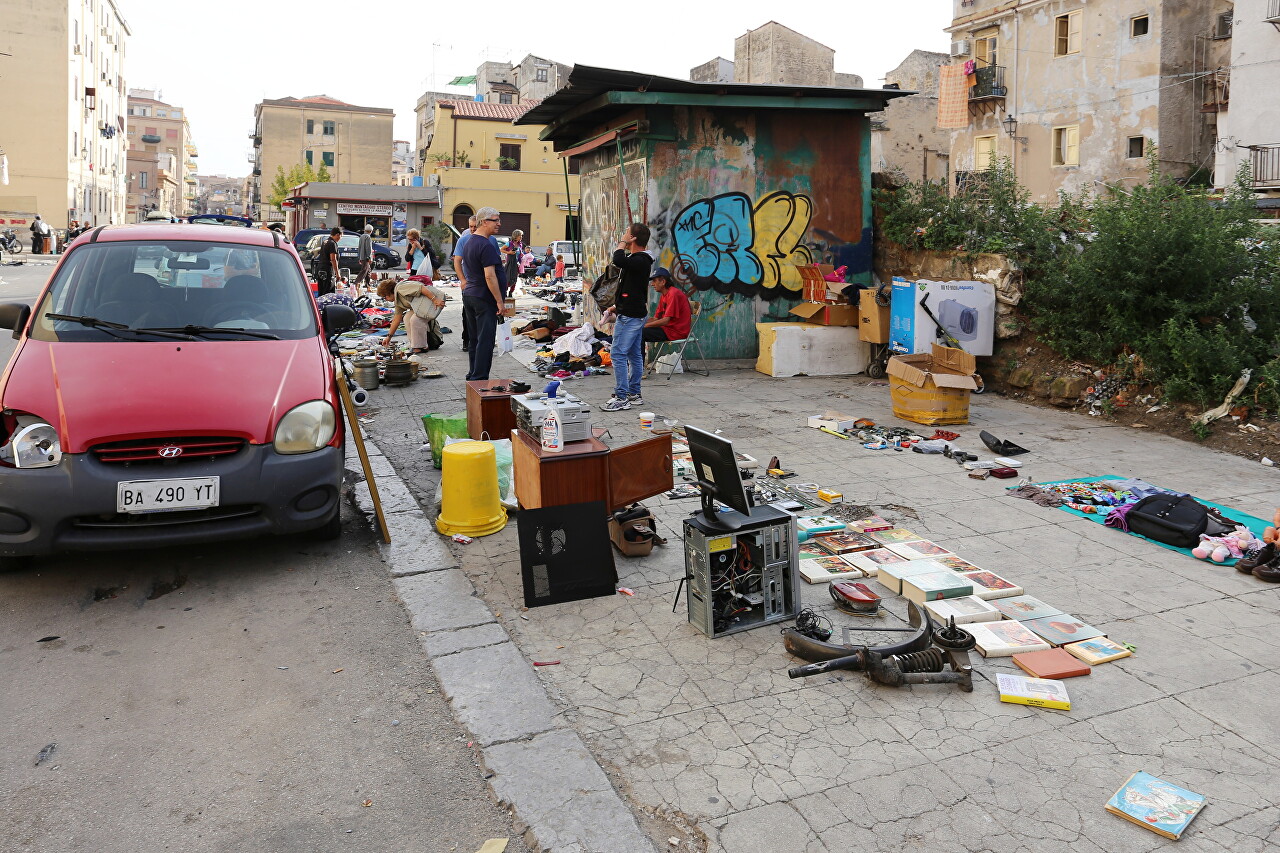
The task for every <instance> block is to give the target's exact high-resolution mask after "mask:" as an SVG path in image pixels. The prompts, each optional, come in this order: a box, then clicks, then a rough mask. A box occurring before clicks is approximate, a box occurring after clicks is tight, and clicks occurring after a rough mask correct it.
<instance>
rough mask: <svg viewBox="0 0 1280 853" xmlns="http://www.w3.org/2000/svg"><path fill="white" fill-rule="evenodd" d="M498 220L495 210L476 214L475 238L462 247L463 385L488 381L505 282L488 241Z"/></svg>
mask: <svg viewBox="0 0 1280 853" xmlns="http://www.w3.org/2000/svg"><path fill="white" fill-rule="evenodd" d="M501 223H502V216H501V215H500V214H499V213H498V211H497V209H496V208H493V207H482V208H480V210H479V211H477V212H476V231H475V234H474V235H473V236H472V237H471V238H470V239H468V240H466V243H465V245H464V246H463V247H462V273H463V276H462V277H463V281H464V282H465V283H464V284H463V286H462V318H463V323H464V325H465V324H467V323H470V333H471V341H470V343H471V348H470V349H469V350H468V351H467V361H468V363H469V364H470V370H468V371H467V381H469V382H470V381H474V380H488V378H489V368H490V366H491V365H492V364H493V345H494V341H495V339H496V337H497V333H498V318H499V317H501V316H502V303H503V300H502V292H503V288H504V287H506V284H507V278H506V274H505V273H504V271H503V268H502V267H503V264H502V254H501V253H500V252H499V251H498V247H497V245H496V244H495V242H494V241H492V240H491V239H490V238H491V237H492V236H493V235H494V234H496V233H497V232H498V227H499V225H500V224H501Z"/></svg>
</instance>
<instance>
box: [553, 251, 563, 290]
mask: <svg viewBox="0 0 1280 853" xmlns="http://www.w3.org/2000/svg"><path fill="white" fill-rule="evenodd" d="M555 270H556V277H555V280H554V281H552V284H559V283H560V282H562V281H564V255H556V268H555Z"/></svg>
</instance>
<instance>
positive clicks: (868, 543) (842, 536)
mask: <svg viewBox="0 0 1280 853" xmlns="http://www.w3.org/2000/svg"><path fill="white" fill-rule="evenodd" d="M813 541H815V542H817V543H818V544H819V545H821V546H822V547H823V548H826V549H827V550H828V551H830V552H831V553H832V554H852V553H854V552H855V551H873V550H875V549H876V548H879V547H880V543H878V542H876V541H875V540H874V539H871V538H870V537H868V536H866V535H865V534H862V533H848V532H845V533H823V534H822V535H821V536H815V537H813Z"/></svg>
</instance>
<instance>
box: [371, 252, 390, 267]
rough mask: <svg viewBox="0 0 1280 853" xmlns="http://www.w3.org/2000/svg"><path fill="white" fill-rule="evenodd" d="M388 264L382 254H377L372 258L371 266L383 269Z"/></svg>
mask: <svg viewBox="0 0 1280 853" xmlns="http://www.w3.org/2000/svg"><path fill="white" fill-rule="evenodd" d="M389 266H390V264H389V263H388V262H387V259H386V258H384V257H383V256H382V255H378V256H377V257H375V258H374V259H373V268H374V269H375V270H385V269H386V268H387V267H389Z"/></svg>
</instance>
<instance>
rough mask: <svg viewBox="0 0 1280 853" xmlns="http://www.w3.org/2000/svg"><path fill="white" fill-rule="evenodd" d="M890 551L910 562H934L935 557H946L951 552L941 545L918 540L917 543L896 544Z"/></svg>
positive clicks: (890, 547) (891, 546)
mask: <svg viewBox="0 0 1280 853" xmlns="http://www.w3.org/2000/svg"><path fill="white" fill-rule="evenodd" d="M889 550H890V551H894V552H896V553H898V554H901V555H902V556H904V557H906V558H907V559H908V560H932V559H933V558H934V557H945V556H947V555H948V554H950V553H951V552H950V551H948V550H947V549H946V548H943V547H942V546H941V545H935V544H933V543H932V542H930V541H928V540H926V539H917V540H916V541H915V542H896V543H894V544H893V545H890V546H889Z"/></svg>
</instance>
